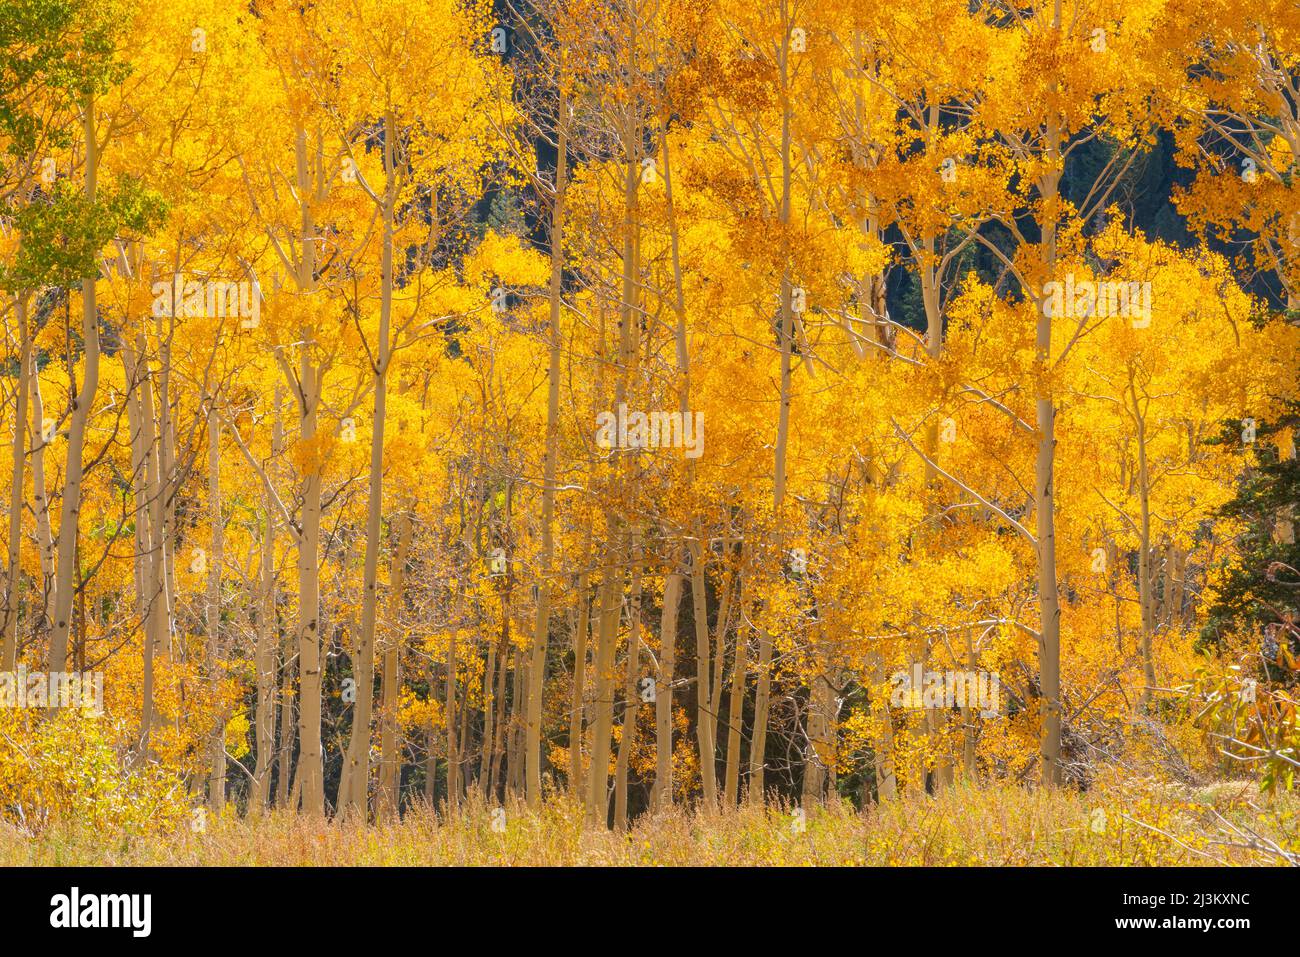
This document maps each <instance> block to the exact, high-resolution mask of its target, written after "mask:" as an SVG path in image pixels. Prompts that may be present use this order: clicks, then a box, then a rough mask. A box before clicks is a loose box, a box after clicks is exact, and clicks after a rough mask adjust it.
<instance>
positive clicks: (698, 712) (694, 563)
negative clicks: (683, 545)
mask: <svg viewBox="0 0 1300 957" xmlns="http://www.w3.org/2000/svg"><path fill="white" fill-rule="evenodd" d="M704 554H705V552H704V546H703V544H702V543H701V542H700V541H699V540H698V537H697V539H696V540H695V541H693V542H691V598H692V600H693V609H692V610H693V613H694V617H695V661H696V665H695V701H696V704H695V734H696V738H697V740H698V742H699V750H700V783H701V785H702V786H703V788H704V805H705V807H707V808H708V809H709V810H713V809H715V808H716V807H717V806H718V771H717V761H718V749H717V744H716V743H715V742H714V740H713V730H714V728H715V727H716V723H715V722H714V721H713V720H712V715H713V713H714V712H715V711H716V710H717V703H716V702H714V701H713V700H711V699H712V695H711V693H710V692H711V689H712V687H713V681H712V674H711V665H712V661H713V655H712V652H711V651H710V649H709V611H708V601H707V598H708V596H707V595H706V593H705V585H706V583H705V578H704Z"/></svg>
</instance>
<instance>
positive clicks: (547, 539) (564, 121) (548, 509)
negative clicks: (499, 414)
mask: <svg viewBox="0 0 1300 957" xmlns="http://www.w3.org/2000/svg"><path fill="white" fill-rule="evenodd" d="M560 58H561V59H560V66H559V71H560V78H559V85H560V100H559V105H558V114H557V115H558V117H559V121H558V122H559V126H558V129H557V131H556V135H557V138H558V150H559V152H558V156H557V159H556V168H555V199H554V202H553V204H552V206H551V239H550V244H551V291H550V307H551V317H550V368H549V370H548V373H547V375H548V391H547V399H546V460H545V463H544V464H543V466H542V552H541V556H540V567H539V576H538V577H539V581H538V585H537V620H536V623H535V624H534V626H533V643H532V648H531V655H532V657H531V662H530V664H529V668H528V675H529V688H528V715H527V742H526V744H525V752H526V753H525V757H524V760H525V762H526V763H527V769H526V770H527V786H526V791H527V796H528V806H529V807H533V808H535V807H537V806H538V805H539V804H540V802H541V798H542V770H541V769H542V691H543V689H544V687H545V681H546V646H547V641H548V637H549V631H550V617H551V581H550V576H551V566H552V565H553V563H554V561H555V473H556V464H557V458H558V456H559V440H560V354H561V346H562V339H561V335H560V306H561V302H560V296H561V292H562V289H561V283H562V280H563V275H564V246H563V237H564V194H565V191H566V190H567V188H568V169H567V166H568V147H569V138H568V106H567V100H566V98H565V95H564V66H563V62H564V61H563V53H561V54H560Z"/></svg>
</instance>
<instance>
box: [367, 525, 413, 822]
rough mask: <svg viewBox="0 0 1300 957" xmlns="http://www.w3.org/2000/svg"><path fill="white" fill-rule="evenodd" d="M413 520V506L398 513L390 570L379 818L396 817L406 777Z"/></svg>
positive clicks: (380, 713)
mask: <svg viewBox="0 0 1300 957" xmlns="http://www.w3.org/2000/svg"><path fill="white" fill-rule="evenodd" d="M412 528H413V523H412V521H411V512H410V509H409V507H408V508H404V509H403V510H402V511H401V512H400V513H399V514H398V516H397V548H396V550H395V551H394V552H393V567H392V569H391V571H389V573H388V582H389V589H390V590H389V595H388V621H387V622H385V641H384V649H383V650H384V663H383V673H382V674H381V676H380V680H381V688H380V694H381V698H380V706H379V709H380V710H379V800H378V802H377V804H376V805H375V817H376V819H383V818H384V817H385V816H390V817H394V818H395V817H396V816H397V811H398V807H399V804H398V801H399V793H398V791H399V788H400V786H401V783H402V782H401V778H402V762H401V741H400V739H399V737H398V735H399V734H400V729H399V727H398V723H397V711H398V706H399V699H400V696H401V691H402V675H401V663H402V642H403V632H402V609H403V607H404V605H405V593H406V563H407V560H408V558H409V556H410V552H411V534H412Z"/></svg>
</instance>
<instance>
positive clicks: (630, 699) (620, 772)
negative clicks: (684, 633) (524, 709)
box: [614, 532, 642, 831]
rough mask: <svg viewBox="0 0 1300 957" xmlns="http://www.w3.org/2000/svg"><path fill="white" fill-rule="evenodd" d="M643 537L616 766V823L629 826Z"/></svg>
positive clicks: (635, 556)
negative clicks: (630, 769)
mask: <svg viewBox="0 0 1300 957" xmlns="http://www.w3.org/2000/svg"><path fill="white" fill-rule="evenodd" d="M641 561H642V555H641V540H640V535H639V534H638V533H636V532H634V533H633V535H632V596H631V599H632V600H631V609H630V612H629V622H628V629H627V678H626V680H625V681H624V683H623V727H622V732H621V734H620V735H619V740H618V759H617V762H616V765H615V769H614V826H615V827H616V828H618V829H619V830H620V831H625V830H627V789H628V781H627V774H628V762H629V761H630V760H631V754H632V748H633V747H635V746H636V720H637V715H638V714H639V713H640V710H641V697H640V695H639V694H638V692H637V678H638V677H639V675H640V669H641Z"/></svg>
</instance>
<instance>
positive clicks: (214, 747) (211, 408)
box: [207, 395, 226, 814]
mask: <svg viewBox="0 0 1300 957" xmlns="http://www.w3.org/2000/svg"><path fill="white" fill-rule="evenodd" d="M208 520H209V522H210V523H211V526H212V527H211V530H210V531H211V538H210V548H211V552H210V554H209V555H208V601H207V626H208V636H207V637H208V679H209V681H210V682H211V683H212V688H213V691H214V693H219V692H220V687H221V679H222V673H221V672H222V665H221V653H222V649H221V566H222V563H223V562H224V561H225V535H224V529H223V527H222V519H221V420H220V419H219V418H218V417H217V409H216V398H215V397H214V396H211V395H210V396H208ZM215 697H216V694H214V699H215ZM209 748H210V752H211V753H210V764H209V773H208V807H209V809H210V810H211V811H212V812H213V813H214V814H220V813H221V810H222V808H224V807H225V805H226V714H225V709H224V708H221V709H218V711H217V716H216V722H215V727H213V729H212V732H211V738H210V743H209Z"/></svg>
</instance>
